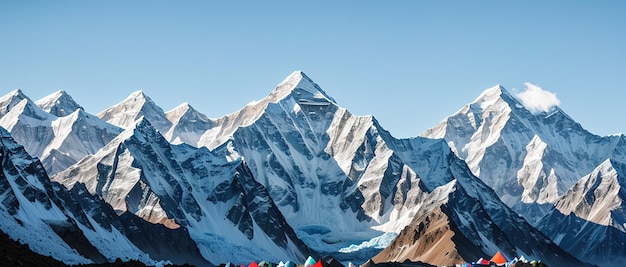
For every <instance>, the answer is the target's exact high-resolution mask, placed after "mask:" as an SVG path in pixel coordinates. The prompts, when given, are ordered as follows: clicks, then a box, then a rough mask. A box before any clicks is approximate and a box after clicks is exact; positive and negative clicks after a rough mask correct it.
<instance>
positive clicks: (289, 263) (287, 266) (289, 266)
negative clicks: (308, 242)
mask: <svg viewBox="0 0 626 267" xmlns="http://www.w3.org/2000/svg"><path fill="white" fill-rule="evenodd" d="M285 267H296V264H295V263H293V262H292V261H287V262H285Z"/></svg>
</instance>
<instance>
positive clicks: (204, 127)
mask: <svg viewBox="0 0 626 267" xmlns="http://www.w3.org/2000/svg"><path fill="white" fill-rule="evenodd" d="M165 116H166V117H167V119H168V120H169V121H170V122H171V123H172V127H170V129H169V130H168V131H167V132H165V134H164V135H163V136H164V137H165V138H166V139H167V140H169V141H170V142H171V143H173V144H181V143H185V144H189V145H193V146H196V147H199V145H198V142H199V141H200V138H201V137H202V135H203V134H204V133H205V132H206V131H208V130H209V129H211V128H212V127H213V126H214V124H215V122H213V121H212V120H211V119H209V118H207V116H206V115H204V114H202V113H200V112H198V111H197V110H195V109H194V108H193V107H191V105H189V104H188V103H183V104H181V105H179V106H178V107H176V108H174V109H173V110H170V111H168V112H166V113H165Z"/></svg>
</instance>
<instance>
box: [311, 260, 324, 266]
mask: <svg viewBox="0 0 626 267" xmlns="http://www.w3.org/2000/svg"><path fill="white" fill-rule="evenodd" d="M311 267H324V265H323V264H322V260H318V261H317V262H316V263H315V264H313V265H312V266H311Z"/></svg>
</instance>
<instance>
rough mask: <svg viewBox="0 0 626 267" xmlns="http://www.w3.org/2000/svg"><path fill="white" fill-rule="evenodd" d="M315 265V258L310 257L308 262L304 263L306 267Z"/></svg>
mask: <svg viewBox="0 0 626 267" xmlns="http://www.w3.org/2000/svg"><path fill="white" fill-rule="evenodd" d="M313 265H315V259H313V257H311V256H309V257H308V258H307V259H306V261H305V262H304V267H312V266H313Z"/></svg>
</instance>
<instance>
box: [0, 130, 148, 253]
mask: <svg viewBox="0 0 626 267" xmlns="http://www.w3.org/2000/svg"><path fill="white" fill-rule="evenodd" d="M0 161H1V164H2V165H1V168H2V169H1V171H0V191H1V192H2V194H1V195H0V200H1V201H0V203H1V204H0V229H1V230H2V231H3V232H5V233H7V234H8V235H9V236H10V237H11V238H12V239H15V240H18V241H19V242H20V243H23V244H28V246H29V247H30V249H32V250H33V251H34V252H37V253H39V254H42V255H48V256H52V257H54V258H55V259H57V260H60V261H63V262H64V263H66V264H82V263H91V262H106V261H114V260H115V259H116V258H122V259H137V260H140V261H143V262H144V263H147V264H155V263H156V262H155V261H153V260H152V259H150V258H149V257H148V256H147V255H146V254H145V253H144V252H142V251H141V250H139V249H138V248H137V247H136V246H134V245H133V244H132V243H131V242H130V241H129V240H128V239H127V238H126V237H125V236H123V235H122V234H120V230H118V229H116V228H115V227H113V225H114V223H113V221H114V220H115V218H116V217H117V216H112V217H111V216H109V217H108V215H107V214H106V213H105V212H104V210H106V208H107V207H108V206H104V207H103V206H100V205H99V203H97V201H96V202H81V201H80V200H79V199H82V198H85V197H87V198H89V197H90V196H89V195H86V194H83V193H81V192H79V191H76V190H73V191H67V190H66V189H65V188H64V187H62V186H61V185H59V184H54V183H50V180H49V178H48V176H47V175H46V172H45V170H44V168H43V166H42V165H41V163H40V162H39V161H38V160H36V159H33V158H31V157H30V155H28V154H27V153H26V151H25V150H24V148H23V147H22V146H20V145H19V144H17V143H16V142H15V141H14V140H13V139H12V138H11V136H10V134H9V133H8V132H7V131H6V130H5V129H3V128H1V127H0ZM90 204H92V205H90ZM103 209H104V210H103ZM89 211H97V212H98V213H97V214H90V213H89ZM113 215H115V214H114V213H113ZM92 216H97V217H92ZM94 218H95V219H94ZM122 231H123V230H122ZM112 244H115V246H112Z"/></svg>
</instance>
